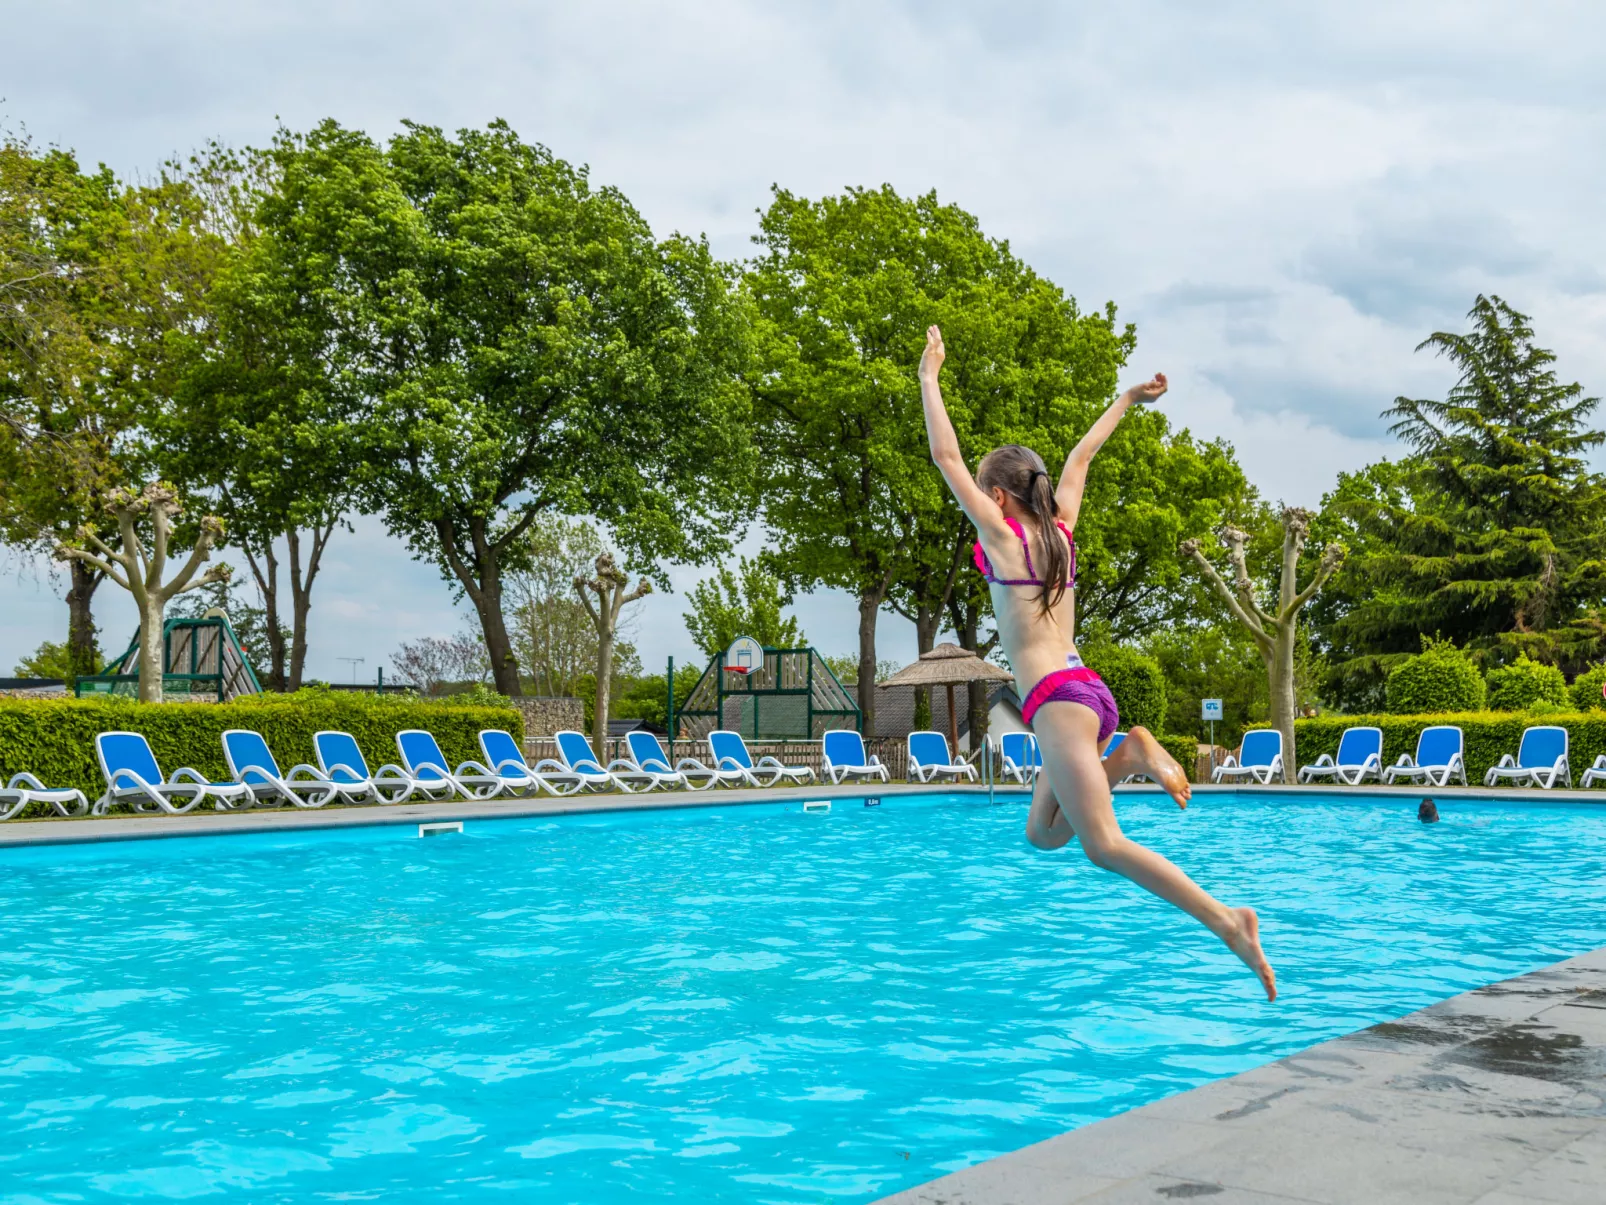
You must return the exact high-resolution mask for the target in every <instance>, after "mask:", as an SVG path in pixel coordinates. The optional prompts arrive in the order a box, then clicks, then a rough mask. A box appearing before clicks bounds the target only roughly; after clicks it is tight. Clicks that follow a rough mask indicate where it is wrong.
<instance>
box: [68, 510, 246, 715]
mask: <svg viewBox="0 0 1606 1205" xmlns="http://www.w3.org/2000/svg"><path fill="white" fill-rule="evenodd" d="M106 510H107V511H108V512H109V513H110V514H111V516H112V518H113V519H114V520H115V521H116V523H117V533H118V541H119V544H120V547H113V546H112V545H111V544H108V543H106V542H105V541H104V540H102V539H101V538H100V536H99V535H97V534H96V532H95V529H94V528H92V527H90V526H88V525H85V526H84V527H81V528H79V529H78V543H76V544H62V545H60V546H59V548H58V549H57V555H58V556H60V557H61V558H63V559H64V560H65V559H71V560H77V561H83V562H85V563H87V564H89V565H91V566H93V567H94V568H95V569H96V570H98V571H99V572H101V573H103V574H105V575H106V576H107V577H108V578H110V579H111V580H112V581H113V582H115V583H116V584H117V585H119V586H121V587H122V588H123V589H125V590H127V591H128V592H129V594H131V595H132V596H133V598H134V605H135V606H136V607H138V608H139V698H140V701H141V702H142V703H160V702H161V701H162V671H163V668H164V667H163V664H162V660H163V658H162V636H163V626H164V623H165V620H166V618H167V604H168V602H169V601H170V600H172V599H173V598H174V597H175V596H176V595H179V594H182V593H184V592H185V591H186V590H199V589H200V588H201V587H202V586H206V585H210V584H211V583H212V582H223V581H227V580H228V579H229V575H230V572H231V570H230V568H229V566H227V565H214V566H212V568H210V569H208V570H207V571H206V572H205V573H201V572H200V569H201V566H202V565H204V564H205V563H206V561H207V559H208V558H209V557H210V556H211V554H212V545H213V544H214V543H216V542H217V539H218V537H219V536H221V535H222V534H223V522H222V520H220V519H219V518H218V517H217V516H216V515H207V516H206V517H205V518H204V519H202V520H201V522H200V525H199V529H198V530H199V534H198V535H197V537H196V540H195V546H194V547H193V548H192V549H191V550H190V555H189V557H188V558H187V559H186V560H185V561H184V563H183V564H182V565H181V566H180V567H179V570H178V572H177V573H175V574H173V576H172V577H166V574H167V571H168V568H169V566H168V563H167V557H168V553H169V551H170V544H171V542H172V539H173V520H174V519H175V518H177V517H178V515H179V514H180V513H181V511H182V507H181V506H180V505H179V497H178V491H177V490H175V489H174V488H173V487H172V486H171V485H169V484H167V483H166V482H165V481H156V482H152V483H151V484H150V485H147V486H146V487H145V488H144V489H143V490H141V491H140V492H139V493H137V494H135V493H133V492H131V491H129V490H126V489H121V488H119V489H115V490H112V491H111V492H110V493H109V494H107V495H106ZM145 520H148V521H149V523H150V527H151V536H150V550H149V551H148V552H147V551H146V549H145V545H144V543H143V542H142V540H141V538H140V533H139V525H140V523H141V522H142V521H145ZM83 545H87V546H88V547H84V546H83ZM164 579H165V580H164Z"/></svg>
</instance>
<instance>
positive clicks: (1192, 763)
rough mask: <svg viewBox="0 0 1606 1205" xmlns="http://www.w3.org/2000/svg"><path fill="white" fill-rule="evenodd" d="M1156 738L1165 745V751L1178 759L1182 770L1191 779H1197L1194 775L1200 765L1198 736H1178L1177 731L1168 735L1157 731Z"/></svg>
mask: <svg viewBox="0 0 1606 1205" xmlns="http://www.w3.org/2000/svg"><path fill="white" fill-rule="evenodd" d="M1155 739H1156V740H1157V741H1159V742H1160V744H1161V745H1163V746H1164V747H1165V751H1166V752H1167V753H1169V754H1170V755H1171V756H1172V757H1174V758H1176V759H1177V764H1178V765H1179V766H1181V767H1182V772H1183V773H1184V774H1186V775H1187V776H1188V777H1189V778H1190V779H1194V780H1195V781H1197V779H1196V778H1195V775H1194V770H1195V769H1196V768H1197V767H1198V765H1199V740H1198V738H1197V737H1192V736H1177V735H1176V734H1175V733H1170V734H1168V735H1166V736H1161V735H1160V734H1159V733H1155Z"/></svg>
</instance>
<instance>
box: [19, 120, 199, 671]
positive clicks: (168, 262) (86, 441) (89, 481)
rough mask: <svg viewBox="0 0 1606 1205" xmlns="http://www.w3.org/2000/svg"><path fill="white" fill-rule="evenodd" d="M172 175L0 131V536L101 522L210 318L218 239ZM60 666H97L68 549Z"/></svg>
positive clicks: (89, 580) (64, 535) (89, 578)
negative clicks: (120, 174)
mask: <svg viewBox="0 0 1606 1205" xmlns="http://www.w3.org/2000/svg"><path fill="white" fill-rule="evenodd" d="M202 211H203V206H202V204H201V202H200V199H199V198H198V197H197V195H196V194H195V192H194V190H193V189H192V188H191V187H190V186H189V184H188V183H187V182H186V181H185V180H183V179H182V178H179V177H177V176H175V175H173V174H171V173H168V172H164V173H162V174H160V175H158V176H157V177H156V178H155V179H152V180H150V181H147V182H144V183H141V184H138V185H125V184H123V183H121V182H119V181H118V180H117V179H116V177H115V176H114V175H113V174H112V173H111V172H110V171H109V170H108V169H106V168H105V167H101V168H100V169H98V170H97V171H94V172H86V171H84V170H82V169H81V168H80V167H79V165H78V162H77V160H76V158H75V157H74V156H73V155H72V154H71V152H69V151H64V150H59V149H54V148H52V149H48V150H39V149H37V148H35V147H34V146H33V145H32V144H31V143H29V142H28V141H27V140H25V139H21V138H16V137H9V136H8V137H6V138H5V139H4V140H3V141H0V301H3V304H0V481H3V482H4V488H3V489H0V539H3V540H4V541H5V542H6V543H9V544H12V545H15V546H20V547H23V548H26V549H29V550H32V551H36V552H43V551H47V550H51V549H54V548H55V547H57V546H58V545H60V544H62V543H71V542H74V541H76V538H77V537H76V532H77V531H78V529H79V528H80V527H83V526H86V525H87V526H89V527H91V528H96V527H100V526H101V525H103V524H104V523H105V520H106V513H105V511H104V509H103V505H102V504H103V500H104V498H105V496H106V494H107V493H108V492H109V491H111V490H113V489H116V488H121V487H123V486H124V485H126V484H128V483H132V482H137V481H138V480H139V479H140V478H141V477H142V476H144V475H145V472H146V469H145V467H144V466H146V465H147V464H148V462H149V456H148V452H149V444H148V441H147V439H146V438H145V434H146V427H147V423H148V420H149V418H150V415H151V413H152V411H153V409H154V408H155V407H156V406H157V405H159V404H160V402H161V400H162V399H163V398H165V397H166V396H169V395H170V393H171V390H172V387H173V382H174V379H175V377H174V374H175V361H174V357H173V355H172V347H173V341H174V339H175V338H176V337H182V336H184V335H186V334H187V333H189V332H192V331H194V330H196V329H198V328H200V327H201V326H204V325H205V323H206V322H207V320H208V310H207V293H208V290H209V288H210V285H211V282H212V280H213V278H214V275H215V268H216V262H217V255H218V250H219V244H218V242H217V240H216V239H215V238H213V237H212V236H211V234H210V233H209V232H208V231H207V230H206V227H205V223H204V221H203V212H202ZM68 567H69V571H70V573H71V584H70V588H69V590H68V594H67V603H68V640H67V647H68V652H69V662H70V666H71V667H72V669H73V672H74V673H75V674H77V673H85V672H91V671H92V669H93V665H94V661H95V648H96V638H95V628H94V619H93V613H92V610H91V602H92V599H93V596H94V593H95V590H96V588H97V587H98V586H99V584H100V583H101V581H102V580H103V579H104V576H105V574H104V572H103V570H102V568H101V567H100V566H98V565H95V564H93V563H91V562H88V561H84V560H81V559H73V560H72V561H70V563H69V566H68Z"/></svg>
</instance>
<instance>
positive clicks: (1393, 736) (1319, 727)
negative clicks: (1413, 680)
mask: <svg viewBox="0 0 1606 1205" xmlns="http://www.w3.org/2000/svg"><path fill="white" fill-rule="evenodd" d="M1435 724H1454V725H1455V726H1457V727H1458V728H1460V729H1461V734H1462V736H1463V737H1465V738H1466V762H1467V782H1468V783H1470V784H1471V785H1473V786H1478V785H1481V784H1482V782H1483V775H1484V772H1485V771H1486V770H1488V768H1489V767H1490V766H1492V765H1494V764H1495V763H1496V762H1498V761H1499V760H1500V755H1501V754H1503V753H1510V754H1512V755H1513V756H1515V755H1516V752H1517V745H1518V743H1519V742H1520V741H1521V740H1522V730H1523V729H1524V728H1527V727H1529V726H1531V725H1540V724H1549V725H1556V726H1558V727H1561V728H1565V729H1567V732H1568V740H1567V750H1568V760H1569V761H1570V762H1571V763H1572V771H1573V783H1574V784H1575V785H1576V784H1577V782H1578V780H1579V777H1580V775H1582V774H1583V772H1584V771H1585V770H1587V769H1588V768H1589V767H1590V765H1591V764H1592V763H1593V762H1594V760H1595V758H1596V756H1597V755H1599V754H1601V753H1606V712H1600V711H1593V712H1589V713H1585V714H1580V713H1576V712H1573V713H1565V714H1560V715H1543V716H1533V715H1526V714H1524V713H1523V712H1520V711H1472V712H1461V713H1458V714H1457V713H1452V714H1449V715H1438V714H1434V715H1343V716H1317V717H1316V718H1315V719H1310V720H1296V721H1294V740H1295V742H1296V744H1297V746H1298V756H1299V764H1300V765H1302V766H1308V765H1310V764H1311V763H1312V762H1314V761H1315V760H1316V759H1317V758H1318V757H1320V756H1321V755H1322V754H1324V753H1332V754H1337V752H1338V740H1339V737H1340V736H1342V735H1343V732H1344V729H1346V728H1362V727H1365V728H1381V729H1382V730H1383V764H1384V765H1385V766H1390V765H1393V764H1394V763H1395V762H1396V761H1397V760H1399V756H1400V754H1402V753H1409V754H1411V755H1412V756H1413V757H1414V756H1416V738H1417V737H1418V736H1419V735H1421V732H1422V729H1424V728H1430V727H1432V726H1433V725H1435ZM1255 727H1260V728H1265V727H1268V725H1266V724H1259V725H1255ZM1297 768H1298V767H1296V769H1297Z"/></svg>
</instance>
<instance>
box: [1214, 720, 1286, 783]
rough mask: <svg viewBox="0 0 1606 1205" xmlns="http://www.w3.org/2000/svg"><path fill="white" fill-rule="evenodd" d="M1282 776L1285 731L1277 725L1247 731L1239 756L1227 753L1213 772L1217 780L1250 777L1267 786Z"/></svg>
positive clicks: (1240, 746) (1239, 748)
mask: <svg viewBox="0 0 1606 1205" xmlns="http://www.w3.org/2000/svg"><path fill="white" fill-rule="evenodd" d="M1282 776H1283V734H1282V733H1281V732H1279V731H1277V729H1275V728H1256V729H1254V730H1253V731H1251V732H1246V733H1244V739H1243V744H1241V745H1239V746H1238V756H1237V757H1236V758H1234V757H1233V755H1232V754H1230V753H1229V754H1227V760H1226V761H1225V762H1223V763H1222V764H1221V765H1219V766H1217V767H1216V769H1215V773H1214V774H1212V775H1211V779H1212V781H1214V782H1220V781H1221V780H1222V779H1224V778H1248V779H1252V780H1253V781H1255V782H1258V783H1260V784H1261V785H1262V786H1265V785H1267V784H1268V783H1270V782H1271V781H1272V780H1273V779H1278V778H1281V777H1282Z"/></svg>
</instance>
